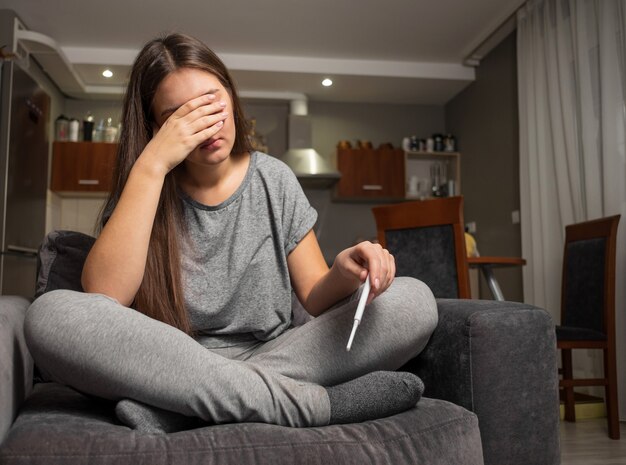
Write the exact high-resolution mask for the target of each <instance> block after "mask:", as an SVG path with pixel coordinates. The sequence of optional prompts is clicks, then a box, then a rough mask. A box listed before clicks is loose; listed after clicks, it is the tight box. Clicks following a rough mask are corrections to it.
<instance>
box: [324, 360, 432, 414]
mask: <svg viewBox="0 0 626 465" xmlns="http://www.w3.org/2000/svg"><path fill="white" fill-rule="evenodd" d="M326 390H327V392H328V398H329V399H330V424H339V423H359V422H361V421H366V420H374V419H376V418H383V417H388V416H390V415H395V414H396V413H400V412H404V411H405V410H407V409H409V408H411V407H414V406H415V404H417V402H418V401H419V400H420V398H421V397H422V393H423V392H424V383H423V382H422V380H421V379H419V378H418V377H417V376H416V375H414V374H412V373H408V372H402V371H375V372H373V373H369V374H367V375H364V376H361V377H360V378H356V379H353V380H352V381H348V382H346V383H343V384H339V385H337V386H333V387H329V388H326Z"/></svg>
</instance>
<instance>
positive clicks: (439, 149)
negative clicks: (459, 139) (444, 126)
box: [433, 134, 443, 152]
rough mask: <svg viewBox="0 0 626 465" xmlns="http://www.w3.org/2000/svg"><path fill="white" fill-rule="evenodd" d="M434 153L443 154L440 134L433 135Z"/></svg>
mask: <svg viewBox="0 0 626 465" xmlns="http://www.w3.org/2000/svg"><path fill="white" fill-rule="evenodd" d="M433 140H434V145H435V147H434V149H435V152H443V136H442V135H441V134H433Z"/></svg>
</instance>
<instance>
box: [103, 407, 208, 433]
mask: <svg viewBox="0 0 626 465" xmlns="http://www.w3.org/2000/svg"><path fill="white" fill-rule="evenodd" d="M115 415H117V418H118V420H120V421H121V422H122V423H124V424H125V425H126V426H129V427H131V428H133V429H135V430H137V431H140V432H142V433H153V434H164V433H175V432H177V431H183V430H187V429H194V428H199V427H200V426H203V425H206V422H203V420H201V419H200V418H196V417H187V416H185V415H182V414H180V413H175V412H169V411H167V410H162V409H160V408H157V407H152V406H150V405H146V404H142V403H141V402H137V401H135V400H130V399H123V400H120V401H119V402H118V403H117V405H116V406H115Z"/></svg>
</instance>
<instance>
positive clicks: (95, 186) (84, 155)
mask: <svg viewBox="0 0 626 465" xmlns="http://www.w3.org/2000/svg"><path fill="white" fill-rule="evenodd" d="M116 154H117V144H110V143H105V142H54V146H53V150H52V179H51V182H50V189H51V190H52V191H54V192H57V193H59V194H80V193H93V194H105V193H107V192H109V191H110V189H111V183H112V177H113V167H114V165H115V156H116Z"/></svg>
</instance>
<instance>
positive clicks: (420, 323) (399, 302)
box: [379, 277, 438, 340]
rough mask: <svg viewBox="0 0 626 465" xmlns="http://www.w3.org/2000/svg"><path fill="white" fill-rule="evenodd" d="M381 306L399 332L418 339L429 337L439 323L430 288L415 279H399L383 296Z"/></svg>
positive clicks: (435, 304) (395, 280)
mask: <svg viewBox="0 0 626 465" xmlns="http://www.w3.org/2000/svg"><path fill="white" fill-rule="evenodd" d="M379 299H381V304H383V307H385V312H388V315H389V317H390V318H393V319H394V320H395V321H396V322H397V323H396V325H397V326H398V328H399V330H402V329H406V330H407V331H408V332H409V333H410V334H413V335H415V337H416V338H418V339H420V340H421V339H423V338H424V336H427V337H429V336H430V334H431V333H432V332H433V331H434V330H435V327H436V326H437V322H438V312H437V303H436V301H435V297H434V295H433V293H432V291H431V290H430V288H429V287H428V286H427V285H426V284H424V283H423V282H422V281H419V280H417V279H415V278H410V277H398V278H396V279H394V281H393V283H392V285H391V286H390V287H389V289H387V291H385V292H384V293H383V294H382V295H381V296H379Z"/></svg>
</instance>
